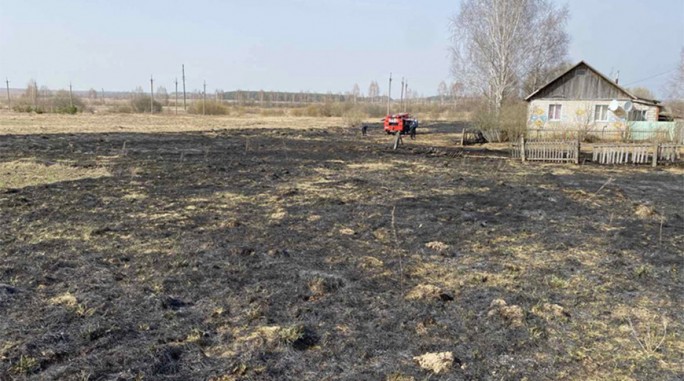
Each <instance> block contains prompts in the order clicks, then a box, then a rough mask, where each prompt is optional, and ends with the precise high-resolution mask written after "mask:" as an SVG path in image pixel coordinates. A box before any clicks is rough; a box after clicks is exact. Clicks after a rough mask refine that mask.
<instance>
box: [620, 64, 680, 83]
mask: <svg viewBox="0 0 684 381" xmlns="http://www.w3.org/2000/svg"><path fill="white" fill-rule="evenodd" d="M677 69H678V68H677V67H676V68H674V69H670V70H668V71H665V72H662V73H660V74H656V75H652V76H650V77H648V78H644V79H640V80H638V81H634V82H630V83H628V84H625V85H624V86H631V85H634V84H637V83H640V82H644V81H648V80H649V79H653V78H657V77H660V76H662V75H665V74H670V73H672V72H673V71H676V70H677Z"/></svg>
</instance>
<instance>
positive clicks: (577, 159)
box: [575, 134, 582, 165]
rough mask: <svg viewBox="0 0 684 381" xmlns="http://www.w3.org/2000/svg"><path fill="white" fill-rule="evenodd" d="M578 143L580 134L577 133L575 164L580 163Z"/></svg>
mask: <svg viewBox="0 0 684 381" xmlns="http://www.w3.org/2000/svg"><path fill="white" fill-rule="evenodd" d="M580 144H581V143H580V136H579V134H577V147H575V164H577V165H579V163H580V152H582V150H581V148H580V147H581V145H580Z"/></svg>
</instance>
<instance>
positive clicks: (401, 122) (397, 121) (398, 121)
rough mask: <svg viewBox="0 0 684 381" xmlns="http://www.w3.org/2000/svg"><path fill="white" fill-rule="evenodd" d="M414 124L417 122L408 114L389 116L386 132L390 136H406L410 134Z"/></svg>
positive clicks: (385, 121) (386, 118)
mask: <svg viewBox="0 0 684 381" xmlns="http://www.w3.org/2000/svg"><path fill="white" fill-rule="evenodd" d="M413 123H415V120H413V119H412V118H411V115H409V114H408V113H402V114H393V115H387V116H386V117H385V120H384V124H385V126H384V130H385V132H386V133H387V134H388V135H390V134H395V133H397V132H399V133H400V134H402V135H404V134H408V133H409V130H410V128H411V125H412V124H413Z"/></svg>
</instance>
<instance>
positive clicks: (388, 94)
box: [387, 73, 392, 115]
mask: <svg viewBox="0 0 684 381" xmlns="http://www.w3.org/2000/svg"><path fill="white" fill-rule="evenodd" d="M390 102H392V73H390V79H389V90H388V91H387V115H390Z"/></svg>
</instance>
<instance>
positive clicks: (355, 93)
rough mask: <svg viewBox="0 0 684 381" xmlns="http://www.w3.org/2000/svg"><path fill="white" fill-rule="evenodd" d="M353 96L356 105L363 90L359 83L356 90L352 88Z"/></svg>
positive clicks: (355, 85)
mask: <svg viewBox="0 0 684 381" xmlns="http://www.w3.org/2000/svg"><path fill="white" fill-rule="evenodd" d="M351 95H352V97H353V99H354V103H356V100H357V98H358V97H359V96H360V95H361V88H359V84H358V83H355V84H354V88H352V92H351Z"/></svg>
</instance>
